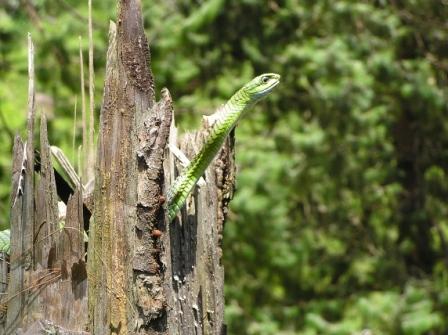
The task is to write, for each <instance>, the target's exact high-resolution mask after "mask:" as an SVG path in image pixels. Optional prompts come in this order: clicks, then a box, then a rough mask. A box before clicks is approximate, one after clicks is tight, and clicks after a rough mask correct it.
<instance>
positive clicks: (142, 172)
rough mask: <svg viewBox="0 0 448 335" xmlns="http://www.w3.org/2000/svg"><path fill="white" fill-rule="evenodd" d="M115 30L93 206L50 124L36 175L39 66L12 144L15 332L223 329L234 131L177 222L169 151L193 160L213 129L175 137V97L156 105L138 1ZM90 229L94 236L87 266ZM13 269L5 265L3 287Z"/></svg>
mask: <svg viewBox="0 0 448 335" xmlns="http://www.w3.org/2000/svg"><path fill="white" fill-rule="evenodd" d="M117 22H118V23H117V25H115V24H114V23H111V25H110V36H109V48H108V53H107V64H106V77H105V84H104V96H103V104H102V108H101V115H100V125H99V138H98V152H97V160H96V166H95V190H94V195H93V199H92V198H88V199H87V198H84V197H83V194H82V190H81V189H79V190H75V191H74V192H60V191H61V185H57V184H60V183H61V178H60V177H61V176H59V175H58V174H55V173H54V169H53V166H52V164H51V159H50V149H49V143H48V139H47V127H46V120H45V118H44V117H42V120H41V126H40V164H37V165H36V166H37V167H38V168H36V166H35V167H33V165H34V164H33V162H34V149H35V146H34V143H33V137H34V122H35V121H34V119H35V116H34V98H33V97H34V81H33V77H34V75H32V72H33V71H32V66H31V67H30V69H31V70H30V78H31V79H30V108H29V122H28V139H27V142H25V143H24V142H22V140H21V139H20V138H19V137H17V138H16V141H15V145H14V158H13V182H12V191H11V207H12V208H11V236H12V243H11V263H10V264H11V270H10V275H11V280H10V281H9V286H8V295H7V297H6V299H2V300H1V302H0V306H1V305H2V304H4V305H7V308H8V311H7V317H6V323H5V322H4V319H1V314H0V330H4V332H5V333H6V334H12V333H21V334H36V333H56V332H57V333H60V334H88V333H90V334H101V335H102V334H163V335H168V334H170V335H171V334H173V335H176V334H182V335H184V334H186V335H188V334H217V335H218V334H225V332H226V330H225V325H224V291H223V288H224V269H223V266H222V264H221V256H222V249H221V241H222V230H223V225H224V221H225V217H226V211H227V205H228V202H229V201H230V199H231V198H232V195H233V185H234V175H235V165H234V152H233V134H232V135H231V136H230V138H229V139H228V140H227V143H226V145H225V146H224V148H223V149H222V150H221V151H220V153H219V155H218V157H217V159H216V160H215V161H214V162H213V164H211V166H210V167H209V169H208V170H207V172H206V174H205V179H206V184H205V185H203V186H201V187H200V188H199V187H197V188H196V190H195V191H194V193H193V194H192V195H191V196H190V198H189V200H188V203H187V205H186V206H185V208H184V209H183V210H182V212H181V213H180V215H179V216H178V218H176V219H175V220H174V222H171V223H168V222H167V217H166V215H167V214H166V211H165V208H166V204H165V197H164V194H166V191H167V189H168V187H169V185H170V184H172V182H173V181H174V178H175V177H176V175H177V174H178V173H179V170H180V169H178V167H177V162H176V160H175V159H174V158H173V156H172V155H171V153H170V152H169V151H168V150H167V143H168V142H170V143H171V144H172V145H176V146H179V147H180V148H181V149H182V150H183V151H184V152H185V153H187V155H188V156H189V157H190V158H191V157H192V156H193V155H194V153H195V152H197V150H198V148H199V147H200V146H201V145H202V142H203V138H204V137H205V136H206V135H207V133H208V131H209V130H208V128H207V126H206V125H204V127H203V129H201V130H200V131H199V132H197V133H195V134H190V135H187V136H184V137H183V138H182V139H181V140H178V139H177V130H176V128H175V124H174V120H173V103H172V100H171V97H170V94H169V92H168V90H167V89H163V90H162V92H161V99H160V101H158V102H156V101H155V94H154V80H153V77H152V73H151V70H150V66H149V64H150V52H149V46H148V43H147V40H146V37H145V35H144V30H143V24H142V18H141V8H140V2H139V1H138V0H122V1H120V6H119V14H118V20H117ZM31 50H32V48H31ZM33 168H34V169H35V172H34V171H33ZM58 191H59V197H61V194H62V193H63V194H64V196H63V198H64V200H66V199H67V196H68V194H71V195H70V197H69V198H68V203H67V214H66V218H65V223H64V227H63V228H61V227H60V223H59V221H58V207H57V200H58ZM92 208H93V210H94V212H93V220H90V221H91V222H90V226H89V224H88V222H84V221H85V220H86V221H88V219H89V217H90V212H91V210H92ZM87 214H88V215H87ZM84 227H86V228H90V231H89V240H88V255H87V265H86V254H85V243H84V240H83V235H84V231H83V228H84ZM2 264H3V267H1V265H2ZM4 267H5V263H1V262H0V279H1V277H2V276H3V277H4V270H3V272H2V269H4ZM0 289H4V287H0ZM0 312H1V310H0ZM2 320H3V324H2V323H1V322H2ZM1 327H4V329H2V328H1Z"/></svg>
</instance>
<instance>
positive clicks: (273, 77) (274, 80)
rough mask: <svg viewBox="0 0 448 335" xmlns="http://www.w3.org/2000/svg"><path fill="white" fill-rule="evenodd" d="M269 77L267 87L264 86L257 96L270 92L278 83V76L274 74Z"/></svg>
mask: <svg viewBox="0 0 448 335" xmlns="http://www.w3.org/2000/svg"><path fill="white" fill-rule="evenodd" d="M268 76H269V82H268V86H266V87H265V88H264V89H263V90H261V91H260V92H259V94H257V95H262V96H264V95H266V94H267V93H269V92H271V91H272V90H273V89H274V87H275V86H277V85H278V84H279V83H280V75H279V74H276V73H270V74H268Z"/></svg>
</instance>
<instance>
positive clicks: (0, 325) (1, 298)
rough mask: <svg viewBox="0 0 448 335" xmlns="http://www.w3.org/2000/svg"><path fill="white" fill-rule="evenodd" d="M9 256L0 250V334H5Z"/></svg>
mask: <svg viewBox="0 0 448 335" xmlns="http://www.w3.org/2000/svg"><path fill="white" fill-rule="evenodd" d="M8 265H9V256H8V255H7V254H6V253H3V252H0V334H5V333H6V330H5V327H6V311H7V307H6V300H7V298H8V295H7V294H8V293H7V289H8V273H9V269H8V268H9V266H8Z"/></svg>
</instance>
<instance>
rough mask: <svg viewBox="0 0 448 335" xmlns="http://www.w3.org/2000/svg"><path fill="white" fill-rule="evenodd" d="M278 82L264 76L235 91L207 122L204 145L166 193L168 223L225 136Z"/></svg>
mask: <svg viewBox="0 0 448 335" xmlns="http://www.w3.org/2000/svg"><path fill="white" fill-rule="evenodd" d="M279 81H280V75H278V74H275V73H265V74H262V75H260V76H258V77H255V78H254V79H252V80H251V81H250V82H248V83H247V84H246V85H244V86H243V87H242V88H241V89H240V90H238V91H237V92H236V93H235V94H234V95H233V96H232V97H231V98H230V99H229V100H228V101H227V102H226V103H225V105H224V106H222V107H221V108H220V109H219V110H218V111H217V112H216V113H215V114H213V115H212V116H211V117H210V119H209V120H211V123H212V125H211V129H210V132H209V135H208V136H207V138H206V139H205V142H204V145H203V146H202V148H201V149H200V151H199V152H198V153H197V154H196V156H195V157H194V158H193V159H192V160H191V162H190V163H189V165H188V166H187V167H186V168H185V169H184V171H183V172H182V173H181V174H180V176H179V177H177V179H176V180H175V181H174V183H173V185H172V186H171V188H170V189H169V191H168V194H167V201H168V218H169V220H170V221H172V220H173V219H174V218H175V217H176V215H177V213H178V212H179V211H180V209H181V208H182V206H183V205H184V204H185V201H186V199H187V197H188V195H189V194H190V193H191V191H192V190H193V188H194V186H195V185H196V183H197V181H198V179H199V178H200V177H201V176H202V175H203V174H204V172H205V170H206V169H207V167H208V166H209V165H210V163H211V162H212V160H213V158H214V157H215V156H216V154H217V153H218V151H219V149H220V148H221V146H222V145H223V143H224V140H225V139H226V137H227V135H229V133H230V132H231V131H232V129H233V128H234V127H235V126H236V124H237V122H238V120H239V119H240V118H241V117H242V116H243V115H244V112H246V111H247V110H248V109H249V108H250V107H252V106H253V105H254V104H255V103H257V102H258V101H260V100H261V99H262V98H264V97H265V96H267V95H268V94H269V93H270V92H271V91H272V90H273V88H274V87H275V86H277V84H278V83H279Z"/></svg>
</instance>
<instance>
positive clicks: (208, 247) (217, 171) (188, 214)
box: [165, 126, 235, 335]
mask: <svg viewBox="0 0 448 335" xmlns="http://www.w3.org/2000/svg"><path fill="white" fill-rule="evenodd" d="M176 133H177V131H176V130H172V133H171V136H170V144H177V140H176ZM207 133H208V129H207V128H206V127H205V126H204V128H203V129H202V130H201V131H199V132H197V133H195V134H187V135H186V136H184V137H183V139H182V140H181V141H180V147H181V149H182V150H183V151H184V152H186V153H187V155H188V156H189V157H193V156H194V154H195V153H196V152H197V150H198V148H200V146H201V145H202V142H203V138H204V137H205V136H206V135H207ZM233 144H234V140H233V133H232V135H231V136H230V138H229V139H227V140H226V144H225V145H224V147H223V148H222V149H221V150H220V152H219V154H218V156H217V159H215V160H214V162H213V163H212V164H211V166H210V167H209V168H208V169H207V171H206V174H205V179H206V185H205V186H201V187H199V186H196V188H195V191H194V192H193V193H192V195H191V196H190V197H189V199H188V200H187V204H186V206H185V208H184V209H183V210H182V211H181V215H180V216H179V217H178V218H177V219H176V220H174V222H173V223H171V224H170V225H169V234H170V238H171V241H170V245H171V265H170V270H171V272H172V286H171V288H170V291H171V295H172V297H171V298H172V300H171V304H172V305H171V308H172V310H171V312H170V319H169V334H186V335H189V334H207V335H208V334H213V335H221V334H225V333H226V330H225V324H224V268H223V266H222V264H221V257H222V249H221V241H222V231H223V224H224V220H225V216H226V213H227V205H228V202H229V201H230V199H231V198H232V196H233V189H234V176H235V164H234V147H233ZM170 161H171V162H170V163H169V164H166V167H165V173H166V176H167V178H170V181H169V182H170V183H172V182H173V180H174V177H175V176H176V173H175V172H176V169H175V164H174V163H173V157H172V156H171V159H170Z"/></svg>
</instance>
